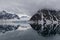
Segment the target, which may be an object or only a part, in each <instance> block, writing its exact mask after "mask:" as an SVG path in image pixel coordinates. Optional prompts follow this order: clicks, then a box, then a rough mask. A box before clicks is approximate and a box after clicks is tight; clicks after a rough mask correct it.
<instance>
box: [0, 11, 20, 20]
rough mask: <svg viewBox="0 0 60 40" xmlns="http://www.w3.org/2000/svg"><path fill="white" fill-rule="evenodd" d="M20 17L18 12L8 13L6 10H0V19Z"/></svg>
mask: <svg viewBox="0 0 60 40" xmlns="http://www.w3.org/2000/svg"><path fill="white" fill-rule="evenodd" d="M15 18H16V19H20V18H19V16H18V15H16V14H11V13H7V12H6V11H4V10H3V11H1V12H0V19H15Z"/></svg>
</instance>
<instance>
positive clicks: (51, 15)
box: [30, 9, 60, 23]
mask: <svg viewBox="0 0 60 40" xmlns="http://www.w3.org/2000/svg"><path fill="white" fill-rule="evenodd" d="M59 14H60V11H56V10H50V9H41V10H38V12H37V13H36V14H35V15H33V16H32V18H31V19H30V20H31V21H35V22H36V21H37V22H38V21H39V20H40V21H42V20H43V21H44V23H46V22H48V21H51V22H58V21H59V20H60V15H59Z"/></svg>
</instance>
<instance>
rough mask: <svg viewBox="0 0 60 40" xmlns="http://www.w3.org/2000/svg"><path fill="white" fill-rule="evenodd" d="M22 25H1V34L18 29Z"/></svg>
mask: <svg viewBox="0 0 60 40" xmlns="http://www.w3.org/2000/svg"><path fill="white" fill-rule="evenodd" d="M19 26H20V25H0V33H5V32H7V31H12V30H16V29H18V27H19Z"/></svg>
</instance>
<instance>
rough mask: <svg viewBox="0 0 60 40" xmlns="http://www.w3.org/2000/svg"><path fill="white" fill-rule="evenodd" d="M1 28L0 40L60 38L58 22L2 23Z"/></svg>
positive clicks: (58, 39) (59, 39)
mask: <svg viewBox="0 0 60 40" xmlns="http://www.w3.org/2000/svg"><path fill="white" fill-rule="evenodd" d="M2 27H3V28H2ZM0 30H1V31H0V40H60V25H58V24H50V25H47V24H44V25H41V24H27V23H15V24H5V25H2V24H1V25H0Z"/></svg>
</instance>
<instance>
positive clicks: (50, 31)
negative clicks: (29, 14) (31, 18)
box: [30, 24, 60, 36]
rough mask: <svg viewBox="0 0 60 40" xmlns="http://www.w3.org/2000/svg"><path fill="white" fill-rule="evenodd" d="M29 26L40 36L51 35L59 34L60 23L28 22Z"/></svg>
mask: <svg viewBox="0 0 60 40" xmlns="http://www.w3.org/2000/svg"><path fill="white" fill-rule="evenodd" d="M30 25H31V27H32V28H33V29H34V30H36V31H37V32H38V34H39V35H42V36H53V35H56V34H60V25H58V24H51V25H47V24H44V25H41V24H30Z"/></svg>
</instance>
